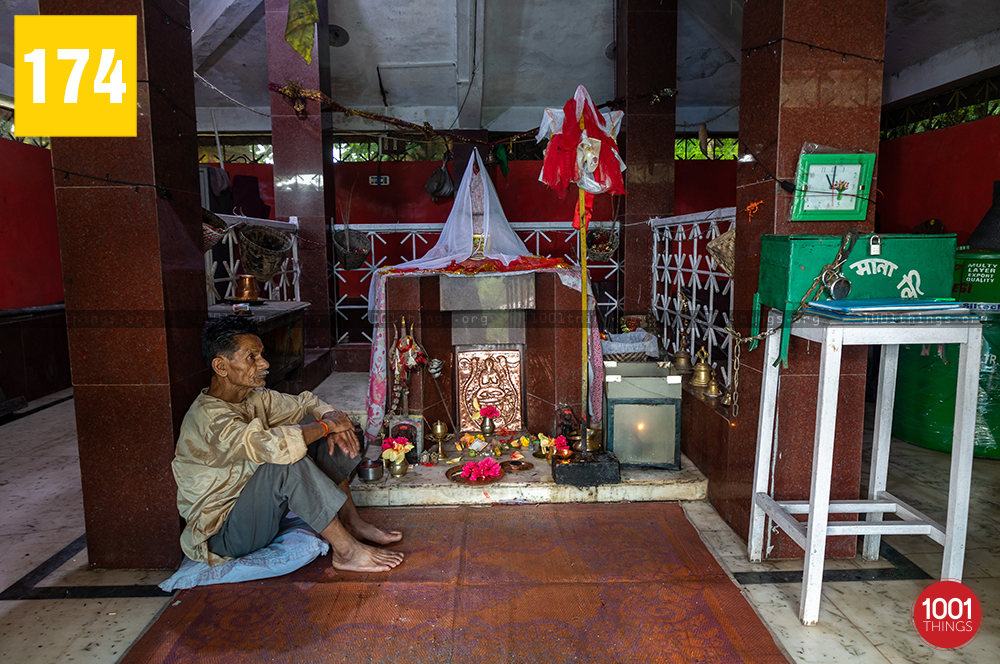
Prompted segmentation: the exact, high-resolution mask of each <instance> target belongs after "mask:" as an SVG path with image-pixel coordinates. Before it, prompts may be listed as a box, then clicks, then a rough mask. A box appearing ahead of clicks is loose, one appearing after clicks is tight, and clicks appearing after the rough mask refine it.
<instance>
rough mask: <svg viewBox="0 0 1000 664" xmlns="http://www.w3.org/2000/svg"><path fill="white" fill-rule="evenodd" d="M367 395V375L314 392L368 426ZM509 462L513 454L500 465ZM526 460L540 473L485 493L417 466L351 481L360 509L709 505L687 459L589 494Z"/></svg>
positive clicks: (627, 473) (626, 474) (704, 484)
mask: <svg viewBox="0 0 1000 664" xmlns="http://www.w3.org/2000/svg"><path fill="white" fill-rule="evenodd" d="M367 390H368V374H367V373H336V374H332V375H331V376H330V377H329V378H327V379H326V380H325V381H324V382H323V383H322V384H321V385H319V386H318V387H317V388H316V389H315V390H313V392H314V393H315V394H316V395H317V396H319V397H320V398H321V399H323V400H324V401H327V402H328V403H330V404H332V405H334V406H336V407H338V408H340V409H341V410H343V411H345V412H346V413H348V415H350V417H351V419H352V420H354V421H355V422H357V423H360V424H362V425H363V424H364V419H365V416H366V415H365V398H366V393H367ZM445 446H446V450H450V449H451V448H450V447H449V446H450V443H448V442H446V443H445ZM380 451H381V450H378V449H376V448H375V447H374V446H369V449H368V451H367V453H366V456H367V457H370V458H376V457H377V456H378V453H379V452H380ZM509 458H510V456H509V453H507V454H504V456H503V457H502V458H500V459H499V460H500V461H506V460H508V459H509ZM524 460H525V461H529V462H531V463H532V464H533V466H534V467H533V468H532V469H530V470H526V471H520V472H518V473H508V474H507V475H506V476H504V477H503V478H502V479H501V480H500V481H498V482H495V483H493V484H490V485H487V486H482V487H471V486H463V485H460V484H455V483H454V482H452V481H450V480H449V479H448V478H447V477H445V473H446V472H447V471H448V469H450V468H452V467H453V466H448V465H443V464H442V465H438V466H420V465H413V466H411V467H410V469H409V470H408V471H407V473H406V475H404V476H403V477H401V478H398V479H397V478H395V477H392V476H391V475H389V473H388V471H386V472H385V473H384V476H383V478H382V479H381V480H378V481H376V482H371V483H366V482H362V481H360V480H359V479H357V478H355V479H354V480H352V481H351V494H352V495H353V496H354V502H355V503H356V504H357V505H358V506H364V507H402V506H411V505H491V504H497V503H500V504H504V503H506V504H512V505H516V504H526V503H578V502H591V503H593V502H597V503H611V502H621V501H628V502H644V501H674V500H703V499H705V498H706V496H707V492H708V480H707V478H706V477H705V476H704V475H703V474H702V473H701V472H700V471H699V470H698V469H697V468H696V467H695V466H694V464H692V463H691V461H690V460H689V459H688V458H687V457H685V456H682V457H681V470H657V469H647V468H631V469H630V468H623V469H622V471H621V477H622V481H621V483H620V484H605V485H601V486H597V487H583V488H581V487H574V486H568V485H562V484H556V483H555V482H554V481H553V480H552V468H551V466H550V465H549V462H547V461H545V460H544V459H535V458H533V457H532V456H531V454H530V452H529V453H526V454H525V459H524ZM456 465H457V464H456Z"/></svg>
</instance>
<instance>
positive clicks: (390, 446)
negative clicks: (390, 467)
mask: <svg viewBox="0 0 1000 664" xmlns="http://www.w3.org/2000/svg"><path fill="white" fill-rule="evenodd" d="M412 449H413V444H412V443H410V441H409V440H407V439H406V438H386V439H385V440H383V441H382V458H383V459H388V460H389V461H397V462H398V461H399V460H400V459H402V458H403V456H405V455H406V453H407V452H409V451H410V450H412Z"/></svg>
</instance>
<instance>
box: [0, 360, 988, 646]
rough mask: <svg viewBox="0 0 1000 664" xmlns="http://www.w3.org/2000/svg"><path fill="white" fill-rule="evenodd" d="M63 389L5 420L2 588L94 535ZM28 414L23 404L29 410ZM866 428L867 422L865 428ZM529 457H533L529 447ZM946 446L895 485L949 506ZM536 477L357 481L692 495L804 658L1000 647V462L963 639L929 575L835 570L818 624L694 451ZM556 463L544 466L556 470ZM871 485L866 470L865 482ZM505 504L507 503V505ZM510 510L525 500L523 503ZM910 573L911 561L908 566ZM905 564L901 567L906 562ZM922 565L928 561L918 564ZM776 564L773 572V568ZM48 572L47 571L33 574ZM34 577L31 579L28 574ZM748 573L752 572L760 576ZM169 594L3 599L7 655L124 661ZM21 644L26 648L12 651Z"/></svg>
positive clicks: (418, 500) (730, 564) (414, 490)
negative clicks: (623, 467) (755, 560)
mask: <svg viewBox="0 0 1000 664" xmlns="http://www.w3.org/2000/svg"><path fill="white" fill-rule="evenodd" d="M367 379H368V376H367V374H335V375H333V376H331V377H330V378H329V379H327V380H326V381H325V382H324V383H323V384H322V385H320V386H319V387H318V388H317V389H316V390H315V392H316V393H317V394H318V395H320V396H321V397H322V398H323V399H325V400H328V401H330V402H331V403H333V404H334V405H337V406H339V407H341V408H342V409H344V410H346V411H349V412H350V413H352V414H353V415H354V416H356V417H357V416H361V415H363V412H364V402H365V395H366V391H367ZM71 394H72V392H71V391H68V390H67V391H65V392H64V393H59V394H56V395H50V396H49V397H46V398H45V399H44V400H40V401H38V402H33V403H31V404H29V408H28V409H26V410H31V409H32V408H37V407H38V406H42V405H45V404H46V403H49V404H54V405H51V406H50V407H48V408H45V409H43V410H39V411H38V412H35V413H33V414H31V415H28V416H26V417H22V418H21V419H18V420H16V421H14V422H10V423H7V424H4V425H0V505H3V506H4V509H3V511H2V513H0V592H2V591H3V590H4V589H7V588H9V587H10V586H11V585H12V584H14V583H15V582H17V581H18V580H19V579H22V578H24V577H25V576H26V575H29V577H30V575H31V574H32V572H33V571H35V570H36V569H37V568H38V567H39V565H41V564H43V563H44V562H45V561H46V560H49V559H50V557H52V556H54V555H56V554H58V553H59V552H61V551H65V550H66V547H67V546H69V545H70V544H71V543H73V542H74V541H76V540H77V539H78V538H80V536H81V535H83V534H84V521H83V505H82V495H81V489H80V472H79V457H78V454H77V449H76V435H75V430H76V427H75V415H74V407H73V401H72V400H68V401H65V402H62V403H54V402H56V401H58V399H59V398H64V397H66V396H69V395H71ZM22 412H24V411H22ZM866 433H867V435H868V436H869V437H870V433H871V432H870V429H869V430H868V431H867V432H866ZM531 461H532V462H535V461H536V460H534V459H531ZM948 465H949V459H948V456H947V455H944V454H941V453H939V452H934V451H931V450H926V449H922V448H918V447H914V446H911V445H908V444H906V443H902V442H899V441H895V440H894V441H893V449H892V457H891V461H890V472H889V478H888V485H889V491H890V492H892V493H894V494H896V495H898V496H899V497H900V498H903V499H904V500H906V501H907V502H910V503H912V504H913V505H914V506H915V507H917V508H918V509H923V510H926V511H927V513H928V514H930V515H931V516H932V517H934V518H941V517H943V514H942V513H940V511H941V508H942V506H944V505H946V504H947V500H946V495H947V470H946V469H947V468H948ZM536 468H537V471H529V472H531V473H535V474H536V477H535V478H534V479H535V481H534V482H529V481H527V478H518V481H513V480H511V481H509V482H505V483H498V484H496V485H491V486H490V487H487V488H486V491H487V494H488V496H484V495H482V490H479V491H476V490H471V491H470V489H469V488H468V487H461V486H458V485H453V484H450V483H447V484H446V483H445V482H443V481H441V478H440V477H438V474H443V473H441V469H439V468H422V467H418V468H415V469H413V470H411V471H410V473H408V474H407V476H405V477H404V478H402V480H393V479H390V480H388V482H386V483H385V484H384V485H382V486H380V487H377V486H373V485H362V484H361V483H359V482H356V483H355V485H354V486H353V489H354V491H355V495H356V496H357V497H358V503H359V504H380V505H400V504H431V503H436V504H445V503H466V504H468V503H483V504H488V503H503V502H510V503H518V502H525V501H528V502H533V501H539V502H540V501H553V500H555V501H558V500H581V499H586V500H594V499H597V500H684V501H686V502H685V503H684V506H685V512H686V513H687V515H688V518H689V519H690V520H691V522H692V523H694V525H695V526H696V527H697V528H698V530H699V531H700V533H701V535H702V538H703V539H704V540H705V542H706V544H707V545H708V546H709V548H710V550H712V551H713V553H714V554H715V555H716V558H717V559H718V560H719V562H720V564H721V565H722V566H723V567H724V568H725V569H726V570H727V571H728V572H730V573H731V574H733V575H735V577H734V578H736V579H743V580H744V583H743V585H742V591H743V594H744V596H745V597H747V599H748V600H749V601H750V602H751V604H752V605H753V606H754V607H755V608H756V610H757V611H758V613H759V614H760V615H761V617H762V619H763V620H764V621H765V623H766V624H767V625H768V626H769V628H770V629H771V631H772V633H773V634H775V636H776V639H777V640H778V642H779V643H780V644H781V645H782V646H783V647H784V648H785V649H786V652H787V653H788V654H789V656H790V657H791V658H792V659H793V660H794V661H795V662H797V663H800V662H801V663H803V664H806V663H808V664H813V663H817V662H824V663H832V664H840V663H847V662H850V663H852V664H853V663H854V662H864V663H868V662H872V663H876V664H887V663H891V664H904V663H906V664H909V663H910V662H969V663H970V664H971V663H975V664H979V663H980V662H992V661H996V653H997V652H998V651H1000V544H998V542H1000V461H993V460H985V459H977V460H976V461H975V463H974V464H973V481H972V508H971V510H970V532H969V540H968V549H967V552H966V564H965V581H966V583H967V584H968V585H969V586H970V587H971V588H972V589H973V590H975V592H976V593H977V594H978V596H979V598H980V601H981V602H982V605H983V625H982V628H981V630H980V632H979V634H978V636H977V637H976V639H975V640H974V641H973V642H972V643H971V644H970V645H968V646H967V647H965V648H963V649H962V650H958V651H950V652H949V651H937V650H933V649H931V648H930V647H928V646H927V645H925V644H924V643H923V642H922V641H921V640H920V638H919V637H918V636H917V634H916V633H915V631H914V629H913V627H912V625H911V624H910V617H909V616H910V611H911V608H912V604H913V601H914V600H915V598H916V597H917V595H918V593H919V592H920V591H921V590H922V589H923V588H925V587H926V586H927V585H928V584H929V583H930V582H931V580H930V579H913V578H907V579H904V580H892V581H885V580H876V581H836V580H834V581H827V582H825V583H824V584H823V601H822V604H821V614H820V623H819V624H818V625H816V626H813V627H804V626H803V625H801V624H800V623H799V621H798V602H799V592H800V584H799V582H773V581H774V579H775V578H778V577H776V576H774V575H775V574H784V575H793V576H794V574H795V573H798V572H801V569H802V562H801V561H800V560H787V561H765V562H763V563H760V564H750V563H749V562H747V558H746V544H745V543H744V542H743V540H742V539H741V538H740V537H739V536H738V535H736V534H735V533H734V532H733V531H732V530H731V529H730V528H729V526H728V525H726V523H725V522H724V521H723V520H722V519H721V518H720V517H719V515H718V514H717V513H716V512H715V510H714V509H713V508H712V507H711V505H710V504H709V503H708V502H707V501H705V500H704V482H703V479H702V478H701V477H700V475H701V474H700V473H699V472H698V471H697V469H695V468H693V467H691V466H690V462H688V461H687V460H686V459H685V464H684V468H683V469H682V471H680V472H679V473H674V474H673V475H674V479H675V480H676V481H675V482H673V483H672V485H668V484H667V483H664V482H661V481H660V478H659V477H658V474H657V473H656V472H655V471H626V472H625V473H623V478H624V479H625V482H624V483H623V485H622V486H615V487H610V486H609V487H600V488H598V489H576V488H573V487H560V486H557V485H555V484H553V483H552V481H551V473H548V469H547V468H546V467H545V466H544V464H543V463H542V462H540V461H539V462H538V465H537V466H536ZM546 473H548V474H546ZM866 483H867V480H866V478H864V477H863V478H862V485H863V486H865V485H866ZM498 508H499V509H504V507H498ZM507 509H516V507H515V506H513V505H512V506H511V507H508V508H507ZM884 539H885V541H886V543H887V544H888V545H890V546H891V547H892V548H893V549H895V550H896V551H897V552H899V554H901V555H902V556H905V558H904V559H903V560H908V563H912V564H913V565H916V566H919V568H920V569H922V570H924V571H926V572H927V573H928V574H929V575H930V576H933V575H935V574H937V573H938V571H939V570H940V564H941V547H940V546H939V545H937V544H935V543H934V542H932V541H930V540H929V539H927V538H925V537H885V538H884ZM873 569H875V570H876V571H877V572H878V573H883V572H885V571H886V570H888V571H899V569H900V568H898V567H896V566H895V565H894V564H893V563H892V562H889V561H886V560H880V561H878V562H876V563H867V562H865V561H863V560H861V559H860V557H859V558H856V559H853V560H830V561H827V564H826V570H827V571H828V572H831V571H832V572H834V573H837V574H851V573H858V572H859V571H863V570H873ZM907 569H910V570H911V571H912V569H913V568H907ZM904 571H905V570H904ZM917 571H918V573H919V570H917ZM168 575H169V573H168V572H162V571H158V572H149V571H127V570H124V571H123V570H114V571H95V570H90V569H88V568H87V558H86V549H85V548H83V549H80V550H78V551H75V552H74V553H72V555H68V556H65V561H64V562H62V564H58V565H55V566H54V569H52V570H51V571H47V572H46V573H43V575H42V576H43V578H40V579H36V580H34V581H32V583H33V587H34V591H35V592H36V593H39V594H40V595H43V596H46V597H49V596H53V595H54V594H56V593H59V592H62V591H63V590H65V589H68V588H96V589H97V590H95V591H93V592H94V593H95V594H100V587H101V586H135V587H146V588H148V587H150V586H155V585H156V584H157V583H159V582H160V581H162V580H163V579H164V578H166V576H168ZM768 575H771V576H768ZM35 576H38V575H35ZM31 578H33V577H31ZM751 581H752V582H751ZM169 601H170V599H169V598H159V597H138V598H124V599H123V598H114V599H111V598H106V597H96V598H92V599H21V600H16V599H15V600H0V661H16V662H19V663H22V662H24V663H30V664H49V663H54V662H69V661H73V662H87V663H109V664H110V663H113V662H117V661H118V660H119V659H120V658H121V656H122V655H123V654H124V653H125V651H126V650H127V649H128V647H129V646H130V645H131V643H133V642H134V640H135V639H136V638H137V637H138V636H139V635H140V634H141V633H142V631H143V629H144V628H145V627H146V626H147V625H148V624H149V623H150V621H151V620H153V619H154V618H155V617H156V615H157V614H158V613H159V612H160V610H161V609H162V608H163V607H164V606H165V605H166V603H167V602H169ZM11 653H16V659H10V657H11Z"/></svg>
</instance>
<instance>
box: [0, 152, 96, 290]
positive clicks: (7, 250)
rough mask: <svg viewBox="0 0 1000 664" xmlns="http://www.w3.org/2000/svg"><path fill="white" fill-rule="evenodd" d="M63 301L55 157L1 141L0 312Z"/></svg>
mask: <svg viewBox="0 0 1000 664" xmlns="http://www.w3.org/2000/svg"><path fill="white" fill-rule="evenodd" d="M97 221H98V220H95V222H97ZM62 299H63V286H62V267H61V265H60V263H59V234H58V231H57V230H56V195H55V186H54V185H53V182H52V158H51V155H50V153H49V151H48V150H46V149H44V148H39V147H35V146H33V145H25V144H24V143H19V142H17V141H7V140H0V309H20V308H23V307H39V306H43V305H46V304H55V303H56V302H62Z"/></svg>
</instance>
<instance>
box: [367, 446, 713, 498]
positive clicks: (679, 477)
mask: <svg viewBox="0 0 1000 664" xmlns="http://www.w3.org/2000/svg"><path fill="white" fill-rule="evenodd" d="M368 456H370V457H375V456H376V450H370V451H369V454H368ZM508 459H509V456H508V455H504V457H502V458H501V459H500V460H501V461H506V460H508ZM525 460H526V461H530V462H531V463H532V464H534V467H533V468H532V469H531V470H526V471H521V472H518V473H516V474H515V473H507V474H506V475H505V476H504V477H503V478H502V479H501V480H500V481H498V482H494V483H493V484H489V485H486V486H480V487H472V486H464V485H461V484H455V483H454V482H452V481H450V480H449V479H448V478H447V477H446V476H445V473H446V472H447V471H448V470H449V469H450V468H452V467H453V466H446V465H438V466H420V465H415V466H411V467H410V469H409V470H408V471H407V472H406V475H404V476H403V477H400V478H398V479H397V478H395V477H392V476H390V475H389V473H388V471H387V472H386V473H385V474H384V476H383V478H382V479H381V480H378V481H376V482H371V483H366V482H362V481H360V480H357V479H355V480H354V481H352V482H351V495H353V496H354V502H355V503H356V504H357V505H359V506H365V507H400V506H404V505H494V504H523V503H615V502H619V501H629V502H643V501H651V500H657V501H665V500H671V501H672V500H703V499H704V498H705V497H706V495H707V491H708V480H707V479H706V478H705V476H704V475H702V474H701V472H700V471H699V470H698V469H697V468H695V467H694V465H693V464H692V463H691V462H690V461H689V460H688V459H687V458H686V457H685V458H682V465H681V470H679V471H678V470H652V469H624V468H623V469H622V481H621V484H605V485H602V486H596V487H575V486H568V485H565V484H556V483H555V482H553V481H552V467H551V466H550V465H549V464H548V462H546V461H544V460H540V459H534V458H532V457H530V455H526V458H525ZM455 465H458V464H455Z"/></svg>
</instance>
